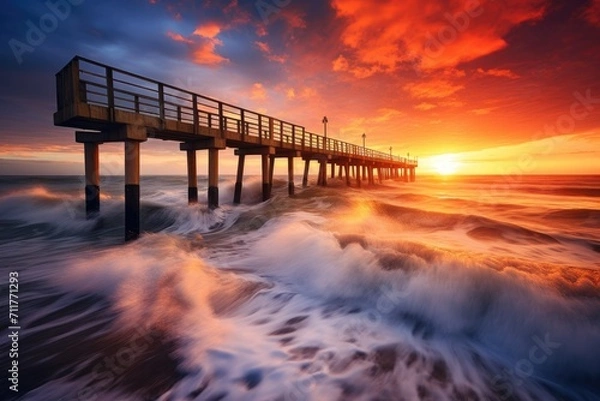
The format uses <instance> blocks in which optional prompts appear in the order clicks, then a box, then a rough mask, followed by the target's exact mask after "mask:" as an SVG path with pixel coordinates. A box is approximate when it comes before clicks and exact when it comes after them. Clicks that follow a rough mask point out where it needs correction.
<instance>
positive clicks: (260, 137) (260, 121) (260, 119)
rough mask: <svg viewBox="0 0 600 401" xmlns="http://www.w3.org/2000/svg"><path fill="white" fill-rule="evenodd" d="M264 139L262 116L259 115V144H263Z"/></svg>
mask: <svg viewBox="0 0 600 401" xmlns="http://www.w3.org/2000/svg"><path fill="white" fill-rule="evenodd" d="M262 137H263V132H262V114H259V115H258V138H259V141H258V142H259V143H262V142H263V140H262Z"/></svg>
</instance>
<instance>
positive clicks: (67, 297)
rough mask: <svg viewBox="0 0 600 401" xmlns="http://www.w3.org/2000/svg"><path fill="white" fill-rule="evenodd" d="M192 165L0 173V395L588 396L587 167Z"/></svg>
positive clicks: (599, 264)
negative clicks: (204, 174)
mask: <svg viewBox="0 0 600 401" xmlns="http://www.w3.org/2000/svg"><path fill="white" fill-rule="evenodd" d="M276 178H277V177H276ZM296 182H300V180H297V181H296ZM206 185H207V183H206V180H205V179H201V180H200V187H201V188H200V197H201V199H200V204H199V205H194V206H188V205H187V181H186V178H185V177H142V182H141V196H142V230H143V231H144V234H143V235H142V236H141V238H140V239H139V240H137V241H135V242H131V243H127V244H124V243H123V230H124V228H123V221H124V216H123V210H124V201H123V192H124V191H123V180H122V178H121V177H103V178H102V182H101V191H102V198H101V215H100V217H99V218H98V219H97V220H86V219H85V213H84V202H83V186H84V183H83V182H82V178H81V177H7V176H4V177H0V224H1V227H2V229H1V231H0V260H1V261H2V264H1V265H2V277H3V281H2V283H3V284H2V288H1V289H0V291H1V292H2V296H1V299H2V301H1V302H2V311H3V314H4V316H6V317H5V319H6V318H7V317H11V318H14V319H15V320H14V321H9V322H7V323H5V325H4V327H5V328H6V327H9V326H16V327H17V328H16V329H6V330H5V331H4V332H5V333H8V334H6V335H3V336H2V339H1V343H2V354H1V355H0V366H1V368H2V371H3V372H4V377H5V379H4V380H3V384H2V388H1V390H0V398H1V399H3V400H28V401H29V400H32V401H33V400H35V401H37V400H53V401H54V400H64V401H71V400H131V401H135V400H162V401H167V400H169V401H175V400H178V401H179V400H181V401H183V400H213V401H214V400H282V401H287V400H290V401H300V400H327V401H329V400H404V401H412V400H448V401H449V400H453V401H454V400H455V401H463V400H469V401H477V400H481V401H483V400H490V401H497V400H499V401H505V400H511V401H517V400H523V401H546V400H548V401H550V400H561V401H567V400H568V401H595V400H600V176H510V177H509V176H506V177H501V176H497V177H495V176H489V177H483V176H480V177H420V176H417V181H416V182H414V183H404V182H395V181H385V182H384V183H383V185H374V186H368V185H366V184H363V188H362V189H360V188H355V187H352V188H347V187H346V186H345V185H344V183H342V182H341V181H337V180H333V181H330V185H329V186H328V187H326V188H323V187H317V186H316V185H315V184H314V183H311V185H310V186H309V187H308V188H306V189H302V188H299V187H297V195H296V196H295V197H294V198H288V196H287V185H286V182H285V181H284V180H283V179H282V177H280V178H279V179H276V181H275V185H274V196H273V198H272V199H271V200H270V201H268V202H260V199H261V192H260V191H261V182H260V179H259V178H258V177H249V178H247V179H246V180H245V182H244V194H243V198H242V205H239V206H233V205H232V204H231V200H232V198H233V187H234V179H233V177H223V178H222V179H221V183H220V187H221V193H220V198H221V203H222V207H220V208H219V209H216V210H214V211H211V210H209V209H207V208H206V207H205V206H204V204H205V197H206V194H205V192H206V190H205V189H206ZM203 196H204V199H203ZM15 273H16V274H15ZM11 278H12V279H13V280H12V281H10V280H11ZM10 283H13V284H17V286H16V287H15V286H14V285H13V286H10ZM11 294H13V295H11ZM11 296H12V298H13V299H15V300H17V298H15V296H16V297H18V305H9V302H10V301H9V297H11ZM13 304H14V302H13ZM11 306H12V307H13V309H12V312H13V313H14V315H13V316H9V311H10V310H11V309H10V307H11ZM14 332H17V336H16V337H15V335H14ZM11 335H12V337H11ZM15 347H17V349H16V350H15ZM15 361H16V362H17V364H16V366H17V373H16V377H17V379H16V382H17V384H16V387H15V379H14V378H15V368H13V366H15V365H14V364H15ZM11 369H12V372H11V371H10V370H11ZM11 378H12V379H13V380H12V381H11V380H10V379H11ZM11 387H12V388H11ZM15 389H16V390H18V392H16V391H14V390H15Z"/></svg>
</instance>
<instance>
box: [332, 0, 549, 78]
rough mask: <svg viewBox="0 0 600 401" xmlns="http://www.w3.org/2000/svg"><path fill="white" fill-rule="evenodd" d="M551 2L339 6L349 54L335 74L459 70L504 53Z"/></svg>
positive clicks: (352, 1) (338, 1)
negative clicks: (406, 68)
mask: <svg viewBox="0 0 600 401" xmlns="http://www.w3.org/2000/svg"><path fill="white" fill-rule="evenodd" d="M547 2H548V0H504V1H502V2H493V1H485V0H481V1H479V0H470V1H467V2H465V1H462V0H447V1H445V2H436V3H432V2H430V3H427V4H426V5H424V4H423V2H422V1H420V0H404V1H402V2H398V1H395V0H381V1H379V2H378V3H377V6H373V4H371V3H368V2H361V1H358V0H333V2H332V6H333V8H334V9H335V11H336V15H337V17H338V18H339V19H341V20H343V22H344V24H345V26H344V28H343V31H342V43H343V45H344V46H345V48H346V51H345V52H344V53H343V54H342V55H341V56H340V57H338V59H337V60H336V61H334V63H333V70H334V71H346V72H350V73H352V74H353V75H355V76H356V77H358V78H364V77H367V76H369V75H372V74H374V73H377V72H384V73H389V72H394V71H396V70H397V69H399V68H400V67H401V66H402V65H403V64H404V63H413V64H414V65H415V66H416V67H417V68H419V69H422V70H435V69H440V68H447V67H455V66H457V65H458V64H460V63H463V62H467V61H471V60H475V59H477V58H479V57H482V56H485V55H487V54H490V53H493V52H495V51H497V50H499V49H502V48H504V47H505V46H506V45H507V43H506V42H505V41H504V39H503V36H504V35H506V34H507V33H508V32H509V31H510V30H511V29H512V28H513V27H515V26H517V25H519V24H521V23H523V22H526V21H536V20H539V19H540V18H542V17H543V16H544V15H545V12H546V7H547Z"/></svg>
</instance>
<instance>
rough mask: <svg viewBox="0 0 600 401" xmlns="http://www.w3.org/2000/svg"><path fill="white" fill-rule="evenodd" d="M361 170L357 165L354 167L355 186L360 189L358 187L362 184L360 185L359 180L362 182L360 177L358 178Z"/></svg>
mask: <svg viewBox="0 0 600 401" xmlns="http://www.w3.org/2000/svg"><path fill="white" fill-rule="evenodd" d="M361 169H362V166H359V165H357V166H356V185H357V186H358V187H359V188H360V186H361V184H362V183H361V180H362V178H361V176H360V173H361Z"/></svg>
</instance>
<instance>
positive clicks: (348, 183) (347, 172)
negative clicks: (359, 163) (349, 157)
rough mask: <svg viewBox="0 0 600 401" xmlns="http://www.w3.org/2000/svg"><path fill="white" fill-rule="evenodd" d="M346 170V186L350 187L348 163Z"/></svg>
mask: <svg viewBox="0 0 600 401" xmlns="http://www.w3.org/2000/svg"><path fill="white" fill-rule="evenodd" d="M344 168H345V170H346V185H348V186H350V164H349V163H346V164H345V165H344Z"/></svg>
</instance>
